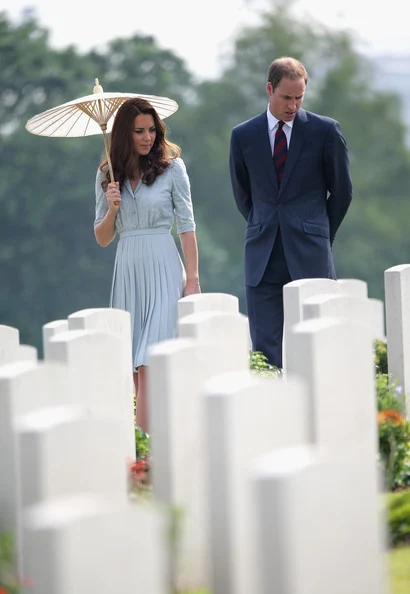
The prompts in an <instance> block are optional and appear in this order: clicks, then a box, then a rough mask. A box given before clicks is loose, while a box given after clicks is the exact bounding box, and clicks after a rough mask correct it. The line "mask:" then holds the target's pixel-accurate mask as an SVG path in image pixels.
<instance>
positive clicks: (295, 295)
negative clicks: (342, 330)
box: [283, 278, 342, 374]
mask: <svg viewBox="0 0 410 594" xmlns="http://www.w3.org/2000/svg"><path fill="white" fill-rule="evenodd" d="M341 292H342V286H341V284H340V283H338V282H337V281H335V280H333V279H330V278H306V279H299V280H296V281H291V282H290V283H287V284H286V285H285V286H284V287H283V313H284V330H283V367H284V369H285V374H286V373H287V350H288V347H287V335H288V333H289V332H290V331H291V329H292V327H293V326H294V325H295V324H298V323H299V322H301V321H302V320H303V302H304V301H305V300H306V299H308V298H309V297H314V296H315V295H321V294H324V293H325V294H340V293H341Z"/></svg>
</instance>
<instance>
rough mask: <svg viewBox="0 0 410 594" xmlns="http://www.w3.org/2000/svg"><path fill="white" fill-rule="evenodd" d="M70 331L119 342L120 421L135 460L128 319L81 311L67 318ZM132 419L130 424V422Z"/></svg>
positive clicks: (113, 312) (106, 311)
mask: <svg viewBox="0 0 410 594" xmlns="http://www.w3.org/2000/svg"><path fill="white" fill-rule="evenodd" d="M68 326H69V329H70V330H95V331H97V332H108V333H110V334H114V335H115V336H117V337H118V338H119V339H120V341H121V347H122V366H123V371H122V380H123V385H122V388H121V395H122V398H123V402H122V405H123V407H124V410H123V414H124V418H125V419H128V427H127V429H126V434H127V437H128V441H129V443H128V449H129V451H130V455H131V456H132V458H135V429H134V397H133V395H134V391H135V389H134V382H133V376H132V372H133V361H132V336H131V316H130V313H129V312H128V311H124V310H122V309H116V308H112V307H108V308H94V309H83V310H80V311H76V312H74V313H72V314H71V315H69V316H68ZM131 419H132V421H131Z"/></svg>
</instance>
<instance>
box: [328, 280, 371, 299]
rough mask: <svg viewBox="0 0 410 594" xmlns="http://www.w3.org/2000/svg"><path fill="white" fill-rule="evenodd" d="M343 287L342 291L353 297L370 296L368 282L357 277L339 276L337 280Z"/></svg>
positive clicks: (363, 297)
mask: <svg viewBox="0 0 410 594" xmlns="http://www.w3.org/2000/svg"><path fill="white" fill-rule="evenodd" d="M336 282H337V283H338V284H339V285H340V286H341V287H342V292H343V293H346V294H347V295H351V296H352V297H361V298H362V299H366V298H367V296H368V291H367V283H366V282H365V281H363V280H359V279H357V278H339V279H338V280H337V281H336Z"/></svg>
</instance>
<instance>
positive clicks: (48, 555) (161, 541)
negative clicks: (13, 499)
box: [24, 496, 170, 594]
mask: <svg viewBox="0 0 410 594" xmlns="http://www.w3.org/2000/svg"><path fill="white" fill-rule="evenodd" d="M24 524H25V531H24V534H25V548H26V553H25V558H26V559H27V563H26V575H27V577H28V578H29V579H30V580H31V581H32V587H31V588H30V590H29V591H30V592H31V593H32V594H73V593H74V592H75V594H90V593H91V592H96V593H97V592H98V594H113V593H114V592H120V593H121V594H136V592H144V593H147V594H148V593H149V594H169V592H170V583H169V575H168V573H167V570H168V559H167V546H168V545H167V534H166V519H165V517H164V514H163V512H161V511H160V510H158V509H156V508H154V507H151V506H148V505H139V504H136V503H133V504H129V505H114V504H113V503H112V502H108V501H107V500H104V499H103V498H97V497H91V496H89V497H86V496H79V497H71V498H67V499H58V500H55V501H54V502H52V503H46V504H40V505H37V506H34V507H31V508H29V509H28V510H27V512H26V514H25V521H24Z"/></svg>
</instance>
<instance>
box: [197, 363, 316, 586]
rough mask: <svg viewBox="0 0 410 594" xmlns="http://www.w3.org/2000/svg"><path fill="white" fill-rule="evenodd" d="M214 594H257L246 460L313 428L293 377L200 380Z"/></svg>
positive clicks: (296, 440)
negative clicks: (204, 429) (205, 445)
mask: <svg viewBox="0 0 410 594" xmlns="http://www.w3.org/2000/svg"><path fill="white" fill-rule="evenodd" d="M204 395H205V405H206V409H205V410H206V416H205V420H206V443H207V446H208V451H209V453H208V457H207V459H206V460H205V463H206V464H207V484H208V485H209V506H210V521H209V522H210V550H211V571H212V583H211V588H210V589H211V591H212V593H213V594H249V593H251V592H252V593H256V590H255V571H256V560H255V558H254V555H255V550H254V547H253V546H252V534H253V523H254V519H255V510H254V509H253V507H252V502H251V492H250V481H249V480H248V473H249V471H250V467H251V462H252V460H253V459H254V458H255V457H256V456H259V455H262V454H265V453H267V452H270V451H272V450H276V449H278V448H281V447H284V446H288V445H293V444H303V443H306V442H307V441H308V436H309V433H310V432H311V430H310V429H309V425H310V423H311V419H310V412H309V406H308V401H307V391H306V390H305V388H304V386H303V384H301V383H300V382H298V381H297V380H296V379H290V378H289V379H288V381H287V382H284V381H281V380H279V379H272V378H263V377H256V376H254V375H252V373H251V372H249V371H247V372H245V371H244V372H234V373H227V374H222V375H219V376H214V377H213V378H212V379H210V380H209V381H208V382H206V384H205V386H204Z"/></svg>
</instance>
